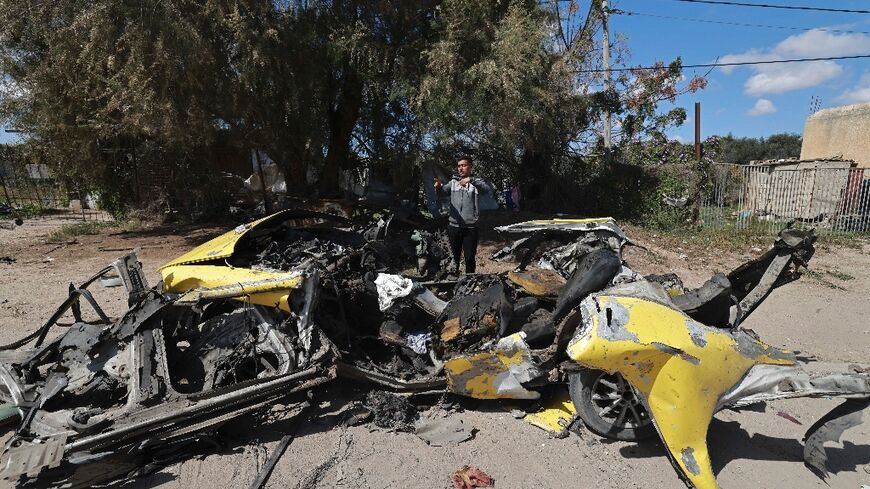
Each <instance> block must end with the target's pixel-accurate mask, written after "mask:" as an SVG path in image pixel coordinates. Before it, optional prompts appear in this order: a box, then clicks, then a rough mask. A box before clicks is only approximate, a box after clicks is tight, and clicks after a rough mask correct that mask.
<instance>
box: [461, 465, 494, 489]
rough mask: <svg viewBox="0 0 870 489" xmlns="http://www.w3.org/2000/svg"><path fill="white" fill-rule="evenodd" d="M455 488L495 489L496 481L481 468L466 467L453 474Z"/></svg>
mask: <svg viewBox="0 0 870 489" xmlns="http://www.w3.org/2000/svg"><path fill="white" fill-rule="evenodd" d="M453 487H455V488H456V489H475V488H478V487H495V480H493V478H492V477H490V476H489V474H487V473H486V472H484V471H482V470H480V468H479V467H475V466H474V465H466V466H464V467H462V468H461V469H459V470H457V471H456V472H454V473H453Z"/></svg>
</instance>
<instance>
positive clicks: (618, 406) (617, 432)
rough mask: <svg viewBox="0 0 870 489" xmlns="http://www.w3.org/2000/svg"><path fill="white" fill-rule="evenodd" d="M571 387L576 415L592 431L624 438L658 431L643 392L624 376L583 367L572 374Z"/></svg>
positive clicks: (644, 435) (634, 439)
mask: <svg viewBox="0 0 870 489" xmlns="http://www.w3.org/2000/svg"><path fill="white" fill-rule="evenodd" d="M568 390H569V392H570V394H571V400H572V401H573V402H574V407H575V408H576V409H577V415H578V416H579V417H580V419H581V420H583V423H584V424H585V425H586V427H587V428H589V430H590V431H592V432H593V433H596V434H598V435H601V436H603V437H606V438H612V439H614V440H624V441H636V440H643V439H645V438H650V437H652V436H654V435H655V434H656V431H655V426H653V423H652V419H650V416H649V413H648V412H647V410H646V408H645V407H644V405H643V403H642V402H641V400H640V395H639V394H638V393H637V391H635V390H634V388H633V387H632V386H631V384H629V383H628V382H627V381H626V380H625V379H624V378H623V377H622V375H620V374H618V373H613V374H610V373H607V372H603V371H601V370H592V369H583V370H582V371H580V372H578V373H576V374H572V375H571V376H570V377H569V379H568Z"/></svg>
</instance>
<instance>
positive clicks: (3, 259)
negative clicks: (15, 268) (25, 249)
mask: <svg viewBox="0 0 870 489" xmlns="http://www.w3.org/2000/svg"><path fill="white" fill-rule="evenodd" d="M15 261H16V260H15V257H12V256H0V263H5V264H7V265H11V264H13V263H15Z"/></svg>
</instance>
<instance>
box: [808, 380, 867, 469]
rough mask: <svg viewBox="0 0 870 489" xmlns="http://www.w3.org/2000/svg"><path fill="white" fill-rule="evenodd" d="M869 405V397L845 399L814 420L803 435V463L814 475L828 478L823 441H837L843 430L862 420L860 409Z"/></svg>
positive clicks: (856, 424)
mask: <svg viewBox="0 0 870 489" xmlns="http://www.w3.org/2000/svg"><path fill="white" fill-rule="evenodd" d="M868 406H870V398H867V397H865V398H864V399H847V400H846V401H845V402H843V404H840V405H839V406H837V407H835V408H834V409H832V410H831V412H829V413H828V414H826V415H824V416H823V417H822V418H820V419H819V420H818V421H816V422H815V423H814V424H813V425H812V426H810V429H808V430H807V434H806V436H805V437H804V442H805V443H804V463H805V464H806V466H807V467H809V468H810V470H812V471H813V472H814V473H815V474H816V475H818V476H819V477H821V478H822V480H826V479H827V478H828V468H827V462H828V454H827V453H826V452H825V442H828V441H833V442H839V441H840V437H841V436H842V435H843V432H844V431H846V430H848V429H849V428H853V427H855V426H858V425H860V424H861V422H862V419H861V418H862V411H864V410H865V409H867V408H868Z"/></svg>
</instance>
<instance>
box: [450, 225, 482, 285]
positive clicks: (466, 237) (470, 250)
mask: <svg viewBox="0 0 870 489" xmlns="http://www.w3.org/2000/svg"><path fill="white" fill-rule="evenodd" d="M447 237H448V238H449V239H450V251H451V252H453V263H455V264H456V271H457V272H458V271H459V255H460V253H462V254H464V255H465V273H474V269H475V255H476V254H477V237H478V233H477V228H476V227H471V228H460V227H454V226H447Z"/></svg>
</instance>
